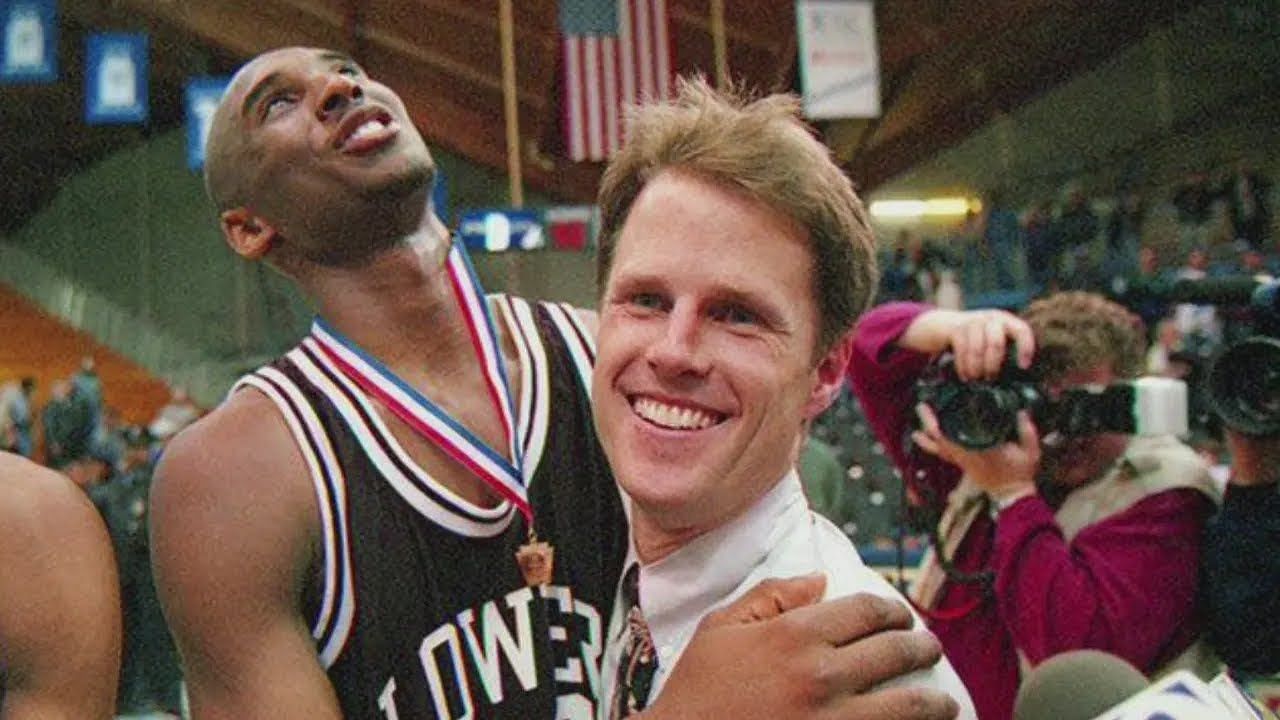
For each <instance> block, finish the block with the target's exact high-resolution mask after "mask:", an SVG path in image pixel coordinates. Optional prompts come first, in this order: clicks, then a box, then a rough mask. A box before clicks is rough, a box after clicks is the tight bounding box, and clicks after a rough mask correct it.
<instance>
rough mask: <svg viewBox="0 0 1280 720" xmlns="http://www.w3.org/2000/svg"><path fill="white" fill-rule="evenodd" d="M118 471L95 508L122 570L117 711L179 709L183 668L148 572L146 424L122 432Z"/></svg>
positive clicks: (148, 440)
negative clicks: (121, 649) (122, 620)
mask: <svg viewBox="0 0 1280 720" xmlns="http://www.w3.org/2000/svg"><path fill="white" fill-rule="evenodd" d="M119 435H120V438H121V444H122V446H123V449H124V452H123V457H122V458H121V461H120V465H119V471H118V472H116V473H115V474H114V475H113V476H112V477H111V479H110V480H109V481H108V482H107V483H105V484H104V485H101V486H100V488H101V490H100V491H99V493H98V496H99V502H98V507H99V510H100V511H101V512H102V514H103V519H104V520H106V523H107V530H108V532H109V533H110V534H111V540H112V544H113V545H114V547H115V551H116V562H117V564H118V566H119V574H120V602H121V606H122V608H123V610H124V644H123V655H122V665H121V669H120V692H119V699H118V707H117V712H119V713H121V714H130V713H147V712H155V711H160V712H166V713H172V714H173V715H174V716H177V715H178V713H179V712H180V711H181V671H180V670H179V666H178V657H177V651H176V649H175V648H174V646H173V638H172V637H171V636H170V635H169V629H168V626H167V625H165V621H164V615H163V614H162V613H161V610H160V600H159V598H158V597H157V595H156V589H155V582H154V579H153V578H152V575H151V563H150V546H149V542H148V533H147V525H148V523H147V515H148V513H147V496H148V493H149V491H150V489H151V476H152V471H153V467H152V464H151V459H150V449H151V442H152V438H151V435H150V433H148V432H147V430H146V429H145V428H139V427H135V426H129V427H125V428H122V429H121V431H120V433H119Z"/></svg>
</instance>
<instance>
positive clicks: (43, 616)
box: [0, 453, 120, 720]
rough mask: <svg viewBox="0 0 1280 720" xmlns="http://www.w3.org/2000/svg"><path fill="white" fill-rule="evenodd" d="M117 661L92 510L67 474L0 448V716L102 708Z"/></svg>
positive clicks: (111, 580)
mask: <svg viewBox="0 0 1280 720" xmlns="http://www.w3.org/2000/svg"><path fill="white" fill-rule="evenodd" d="M119 669H120V596H119V590H118V581H117V579H116V565H115V561H114V560H113V559H112V553H111V541H110V540H109V539H108V537H107V531H106V528H105V527H104V526H103V524H102V519H101V518H100V517H99V516H98V513H97V511H96V510H94V508H93V504H92V503H90V502H89V498H88V496H86V495H85V494H84V492H83V491H82V490H80V489H79V488H77V487H76V486H75V485H74V484H72V482H71V481H70V480H68V479H67V478H65V477H63V476H62V475H59V474H58V473H56V472H53V471H52V470H47V469H45V468H42V467H40V466H39V465H36V464H35V463H32V462H30V461H29V460H27V459H25V458H22V457H19V456H17V455H12V454H9V453H0V719H2V720H44V719H46V718H67V719H68V720H69V719H70V718H91V719H94V720H101V719H102V718H110V717H112V716H113V715H114V712H115V697H116V678H117V675H118V672H119Z"/></svg>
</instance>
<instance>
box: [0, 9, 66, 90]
mask: <svg viewBox="0 0 1280 720" xmlns="http://www.w3.org/2000/svg"><path fill="white" fill-rule="evenodd" d="M53 2H54V0H0V19H2V20H3V22H4V35H3V38H2V42H3V46H0V84H5V85H17V84H20V83H51V82H54V81H56V80H57V79H58V20H57V8H55V7H54V4H53Z"/></svg>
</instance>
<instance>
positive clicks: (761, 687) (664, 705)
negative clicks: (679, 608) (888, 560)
mask: <svg viewBox="0 0 1280 720" xmlns="http://www.w3.org/2000/svg"><path fill="white" fill-rule="evenodd" d="M789 584H790V585H789ZM821 593H822V585H821V583H820V582H819V583H817V584H816V585H815V581H814V579H813V578H811V577H810V578H797V579H792V580H771V581H766V582H765V583H762V584H761V586H758V587H757V588H755V589H754V590H753V591H752V592H750V593H748V594H747V595H745V596H744V597H742V598H741V599H739V600H738V601H737V602H735V603H734V604H733V605H730V606H728V607H726V608H723V609H722V610H719V611H717V612H715V613H712V614H710V615H708V616H707V617H706V618H704V620H703V622H702V623H701V624H700V626H699V628H698V631H697V633H695V635H694V638H693V640H692V641H691V642H690V643H689V646H688V648H687V649H686V650H685V652H684V654H683V655H682V656H681V659H680V661H679V662H678V663H677V665H676V667H675V669H674V670H673V672H672V675H671V677H670V678H669V679H668V681H667V683H666V685H665V687H664V689H663V692H662V694H661V695H660V696H659V697H658V699H657V701H656V702H655V704H654V705H653V706H652V707H651V708H650V709H649V710H648V711H646V712H645V713H644V717H645V718H646V719H647V720H662V719H666V718H703V717H734V718H769V719H771V720H774V719H783V720H785V719H786V718H846V719H847V718H855V719H859V720H879V719H881V718H883V719H884V720H891V719H892V720H902V719H907V720H915V719H919V720H946V719H948V718H954V717H956V714H957V713H958V712H959V708H958V706H957V705H956V703H955V701H954V700H953V699H952V698H951V697H949V696H948V695H946V694H945V693H943V692H941V691H936V690H931V689H927V688H922V687H894V688H886V689H876V686H878V685H879V684H881V683H883V682H885V681H888V680H891V679H893V678H896V677H900V676H902V675H907V674H909V673H912V672H915V671H917V670H921V669H924V668H928V667H932V666H933V665H934V664H935V663H937V662H938V660H939V659H940V658H941V656H942V651H941V647H940V645H939V644H938V641H937V640H936V639H935V638H934V637H933V636H932V635H931V634H929V633H928V632H924V631H918V630H911V629H910V628H911V627H912V624H913V618H912V616H911V613H910V612H909V611H908V610H907V608H906V607H905V606H904V605H903V604H902V603H901V602H900V601H896V600H891V599H888V598H883V597H878V596H874V595H869V594H858V595H853V596H848V597H842V598H836V599H834V600H829V601H825V602H821V603H818V604H810V603H813V602H814V601H815V600H817V599H818V598H819V597H821Z"/></svg>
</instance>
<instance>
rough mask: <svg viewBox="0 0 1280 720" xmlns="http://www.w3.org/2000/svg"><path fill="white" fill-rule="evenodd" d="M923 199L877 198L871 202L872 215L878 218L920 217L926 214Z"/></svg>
mask: <svg viewBox="0 0 1280 720" xmlns="http://www.w3.org/2000/svg"><path fill="white" fill-rule="evenodd" d="M924 208H925V202H924V201H923V200H877V201H875V202H873V203H871V216H872V217H877V218H918V217H922V216H923V215H924Z"/></svg>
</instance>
